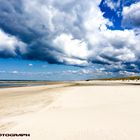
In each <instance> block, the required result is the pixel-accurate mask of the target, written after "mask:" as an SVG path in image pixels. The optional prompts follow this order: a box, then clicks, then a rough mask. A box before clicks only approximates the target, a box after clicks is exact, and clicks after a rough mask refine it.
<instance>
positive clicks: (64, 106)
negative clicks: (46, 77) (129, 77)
mask: <svg viewBox="0 0 140 140" xmlns="http://www.w3.org/2000/svg"><path fill="white" fill-rule="evenodd" d="M139 84H140V83H139V82H135V81H133V82H132V81H129V82H122V81H114V82H113V81H109V82H106V81H105V82H104V81H102V82H101V81H89V82H85V81H82V82H80V81H79V82H71V83H64V84H57V85H55V84H54V85H46V86H33V87H16V88H3V89H0V133H1V134H7V133H8V134H10V133H17V134H19V133H27V134H30V137H2V136H1V137H0V140H140V133H139V131H140V85H139Z"/></svg>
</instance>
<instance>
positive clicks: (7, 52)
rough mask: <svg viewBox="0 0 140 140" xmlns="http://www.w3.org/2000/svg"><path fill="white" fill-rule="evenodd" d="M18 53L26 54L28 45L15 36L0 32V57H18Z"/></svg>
mask: <svg viewBox="0 0 140 140" xmlns="http://www.w3.org/2000/svg"><path fill="white" fill-rule="evenodd" d="M17 52H18V53H19V54H23V53H25V52H26V44H25V43H23V42H22V41H20V40H19V39H18V38H16V37H15V36H12V35H9V34H7V33H5V32H4V31H2V30H0V56H1V57H4V58H6V57H16V56H17Z"/></svg>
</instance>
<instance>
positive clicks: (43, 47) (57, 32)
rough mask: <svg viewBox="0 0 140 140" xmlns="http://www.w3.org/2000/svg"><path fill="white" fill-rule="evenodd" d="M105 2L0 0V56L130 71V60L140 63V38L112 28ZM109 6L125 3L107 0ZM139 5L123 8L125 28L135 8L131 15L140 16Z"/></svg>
mask: <svg viewBox="0 0 140 140" xmlns="http://www.w3.org/2000/svg"><path fill="white" fill-rule="evenodd" d="M100 3H101V0H94V1H93V0H88V2H87V1H83V0H65V1H61V2H60V1H58V0H34V1H29V0H13V1H9V0H5V1H2V0H0V19H1V20H0V28H1V29H2V30H1V31H0V36H3V38H2V37H1V38H2V39H1V40H0V44H2V43H3V44H4V45H0V48H1V49H0V57H21V58H23V59H32V60H42V61H47V62H49V63H60V64H66V65H77V66H88V65H94V64H100V65H103V66H104V67H106V68H108V65H110V66H112V69H117V68H116V66H118V67H119V68H120V66H123V68H124V69H127V68H126V67H125V65H128V63H132V64H134V65H138V64H139V63H140V62H139V60H140V59H139V58H140V56H139V54H140V49H139V44H140V41H139V40H140V36H139V35H137V33H136V30H133V29H124V30H111V29H110V27H111V26H113V23H112V22H111V21H110V19H108V18H105V17H104V13H103V12H102V11H101V9H100V7H99V5H100ZM106 4H107V5H108V6H109V7H110V8H111V9H115V8H116V7H119V5H120V1H118V2H117V3H111V1H110V0H106ZM138 8H139V3H136V4H134V5H131V6H129V7H124V10H123V26H126V25H125V24H126V22H127V20H128V18H127V17H129V16H128V15H129V14H131V11H133V13H134V14H132V15H134V16H132V17H133V18H131V19H137V18H138V16H137V15H139V13H137V12H138V11H137V9H138ZM134 9H135V10H134ZM134 17H135V18H134ZM136 17H137V18H136ZM129 20H130V18H129ZM133 22H135V23H136V22H137V20H134V21H133ZM9 23H10V24H9ZM137 25H138V23H137V24H134V23H133V24H132V25H131V26H135V27H138V26H137ZM8 42H12V43H11V45H9V43H8ZM2 46H3V47H2ZM108 69H109V68H108ZM138 69H139V67H138Z"/></svg>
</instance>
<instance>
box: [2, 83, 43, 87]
mask: <svg viewBox="0 0 140 140" xmlns="http://www.w3.org/2000/svg"><path fill="white" fill-rule="evenodd" d="M39 85H42V84H30V83H27V84H26V83H24V84H21V83H20V84H18V83H0V88H7V87H25V86H39Z"/></svg>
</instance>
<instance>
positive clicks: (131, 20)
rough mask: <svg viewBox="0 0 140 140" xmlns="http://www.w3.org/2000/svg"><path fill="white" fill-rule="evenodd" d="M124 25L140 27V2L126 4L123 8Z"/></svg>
mask: <svg viewBox="0 0 140 140" xmlns="http://www.w3.org/2000/svg"><path fill="white" fill-rule="evenodd" d="M122 24H123V26H124V27H128V28H133V27H135V28H139V27H140V2H137V3H134V4H131V5H130V6H125V7H124V8H123V22H122Z"/></svg>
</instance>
